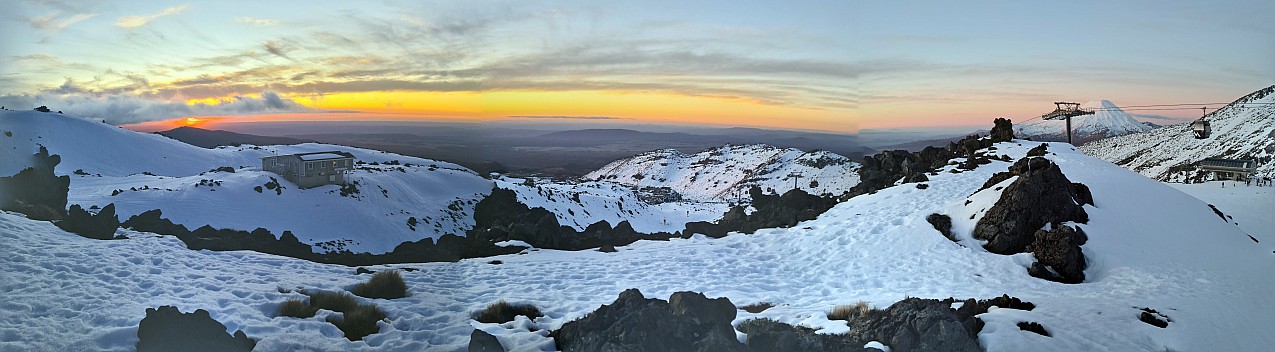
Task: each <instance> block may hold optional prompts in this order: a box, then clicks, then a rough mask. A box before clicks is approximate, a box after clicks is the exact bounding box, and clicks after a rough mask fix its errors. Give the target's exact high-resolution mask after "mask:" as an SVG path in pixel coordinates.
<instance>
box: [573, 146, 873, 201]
mask: <svg viewBox="0 0 1275 352" xmlns="http://www.w3.org/2000/svg"><path fill="white" fill-rule="evenodd" d="M858 169H859V163H856V162H854V161H851V160H850V159H849V158H846V157H844V156H841V155H837V154H834V153H831V152H826V151H814V152H803V151H801V150H798V149H785V148H777V147H773V146H769V145H764V144H753V145H727V146H724V147H719V148H712V149H708V150H704V151H702V152H699V153H695V154H685V153H682V152H679V151H677V150H674V149H664V150H657V151H652V152H647V153H643V154H639V155H637V156H634V157H631V158H625V159H620V160H616V161H614V162H611V163H610V164H607V165H606V166H603V167H602V168H600V169H598V170H597V171H594V172H590V173H589V174H588V175H585V177H584V178H585V179H588V180H596V181H611V182H616V183H620V184H624V185H628V186H632V187H634V188H644V187H667V188H671V189H672V190H674V191H676V192H678V193H680V194H681V195H682V196H683V197H685V198H687V199H694V200H703V201H722V200H734V199H739V198H742V197H747V194H748V189H749V188H751V187H753V186H759V187H761V188H762V189H763V190H766V191H768V192H769V191H770V190H773V191H775V192H778V193H783V192H786V191H788V190H791V189H793V188H794V186H795V187H796V188H799V189H801V190H803V191H806V192H808V193H811V194H825V193H827V194H841V193H842V192H845V191H847V190H849V189H850V188H851V187H854V185H856V184H858V183H859V175H858V173H857V172H856V171H857V170H858Z"/></svg>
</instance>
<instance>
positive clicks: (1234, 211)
mask: <svg viewBox="0 0 1275 352" xmlns="http://www.w3.org/2000/svg"><path fill="white" fill-rule="evenodd" d="M1223 183H1225V184H1226V187H1222V184H1223ZM1168 185H1169V186H1170V187H1173V188H1176V189H1177V190H1179V191H1182V192H1184V193H1186V194H1190V195H1191V196H1192V197H1195V198H1198V199H1200V200H1201V201H1204V202H1205V203H1209V204H1213V205H1214V206H1216V207H1217V208H1218V210H1221V211H1222V213H1223V214H1226V215H1227V216H1230V217H1233V218H1234V219H1232V221H1233V222H1235V223H1236V225H1238V226H1239V227H1240V229H1243V230H1244V231H1245V232H1248V234H1250V235H1253V237H1256V238H1257V239H1258V240H1260V241H1263V242H1262V243H1267V242H1266V241H1267V240H1269V241H1272V242H1275V213H1272V211H1275V187H1270V186H1266V187H1257V186H1245V185H1244V183H1243V182H1238V183H1237V182H1235V181H1225V182H1223V181H1212V182H1206V183H1194V184H1183V183H1168Z"/></svg>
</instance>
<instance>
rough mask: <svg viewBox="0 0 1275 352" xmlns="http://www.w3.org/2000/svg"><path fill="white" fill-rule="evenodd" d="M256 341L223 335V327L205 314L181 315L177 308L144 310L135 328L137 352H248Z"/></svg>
mask: <svg viewBox="0 0 1275 352" xmlns="http://www.w3.org/2000/svg"><path fill="white" fill-rule="evenodd" d="M256 345H257V341H256V340H253V339H250V338H248V336H247V335H245V334H244V333H243V331H235V334H234V335H230V334H228V333H226V326H225V325H222V324H221V323H219V322H217V321H216V320H213V319H212V317H211V316H209V315H208V311H206V310H203V309H199V310H196V311H195V312H194V313H182V312H180V311H178V310H177V307H173V306H162V307H159V309H154V308H146V318H143V319H142V322H141V325H140V326H138V328H137V351H138V352H146V351H251V350H252V348H253V347H256Z"/></svg>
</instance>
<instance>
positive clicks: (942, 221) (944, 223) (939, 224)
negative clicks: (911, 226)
mask: <svg viewBox="0 0 1275 352" xmlns="http://www.w3.org/2000/svg"><path fill="white" fill-rule="evenodd" d="M925 221H926V222H928V223H930V225H933V226H934V229H935V230H938V232H939V233H941V234H943V237H947V239H948V240H951V241H952V242H959V241H957V240H956V235H955V234H953V233H952V217H950V216H947V215H943V214H930V215H929V216H926V217H925Z"/></svg>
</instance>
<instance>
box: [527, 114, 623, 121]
mask: <svg viewBox="0 0 1275 352" xmlns="http://www.w3.org/2000/svg"><path fill="white" fill-rule="evenodd" d="M510 118H515V119H570V120H632V118H628V117H614V116H553V115H515V116H510Z"/></svg>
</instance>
